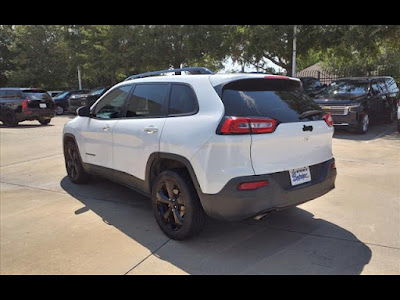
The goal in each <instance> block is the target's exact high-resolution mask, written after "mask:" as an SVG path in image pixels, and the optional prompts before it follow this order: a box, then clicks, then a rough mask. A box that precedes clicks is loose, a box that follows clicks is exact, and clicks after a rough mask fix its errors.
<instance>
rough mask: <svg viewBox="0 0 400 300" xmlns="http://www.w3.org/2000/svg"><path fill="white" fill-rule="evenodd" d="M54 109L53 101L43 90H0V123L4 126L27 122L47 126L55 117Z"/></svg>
mask: <svg viewBox="0 0 400 300" xmlns="http://www.w3.org/2000/svg"><path fill="white" fill-rule="evenodd" d="M54 109H55V105H54V101H53V100H52V99H51V97H50V95H49V94H48V93H47V92H46V91H45V90H42V89H34V88H0V121H1V122H3V124H4V125H6V126H17V125H18V123H19V122H22V121H27V120H29V121H33V120H37V121H39V122H40V124H42V125H47V124H49V123H50V120H51V118H53V117H54V116H55V112H54Z"/></svg>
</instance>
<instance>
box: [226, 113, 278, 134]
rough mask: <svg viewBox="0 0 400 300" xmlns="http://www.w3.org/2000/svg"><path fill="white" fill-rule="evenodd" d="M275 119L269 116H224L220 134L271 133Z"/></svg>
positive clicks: (274, 127)
mask: <svg viewBox="0 0 400 300" xmlns="http://www.w3.org/2000/svg"><path fill="white" fill-rule="evenodd" d="M276 126H277V124H276V121H275V120H274V119H270V118H247V117H226V118H225V120H224V121H223V123H222V126H221V129H220V133H221V134H246V133H271V132H274V131H275V129H276Z"/></svg>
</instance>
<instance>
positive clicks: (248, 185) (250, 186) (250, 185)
mask: <svg viewBox="0 0 400 300" xmlns="http://www.w3.org/2000/svg"><path fill="white" fill-rule="evenodd" d="M267 185H269V182H268V181H267V180H261V181H253V182H243V183H241V184H239V185H238V187H237V189H238V190H241V191H246V190H247V191H248V190H256V189H258V188H260V187H263V186H267Z"/></svg>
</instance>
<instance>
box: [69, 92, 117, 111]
mask: <svg viewBox="0 0 400 300" xmlns="http://www.w3.org/2000/svg"><path fill="white" fill-rule="evenodd" d="M110 87H111V86H103V87H98V88H95V89H93V90H91V91H90V92H89V93H88V94H77V95H73V96H71V97H70V98H69V99H68V105H69V108H68V111H69V112H70V113H73V114H76V110H77V109H78V108H79V107H81V106H87V107H90V106H92V105H93V104H94V103H95V102H96V101H97V99H99V98H100V97H101V96H103V94H104V93H105V92H107V91H108V90H109V89H110Z"/></svg>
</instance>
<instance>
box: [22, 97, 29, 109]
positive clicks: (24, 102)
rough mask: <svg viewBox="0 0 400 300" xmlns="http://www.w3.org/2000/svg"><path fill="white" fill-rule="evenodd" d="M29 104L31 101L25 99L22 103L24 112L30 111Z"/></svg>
mask: <svg viewBox="0 0 400 300" xmlns="http://www.w3.org/2000/svg"><path fill="white" fill-rule="evenodd" d="M28 102H29V99H25V100H24V101H22V109H23V110H28Z"/></svg>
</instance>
